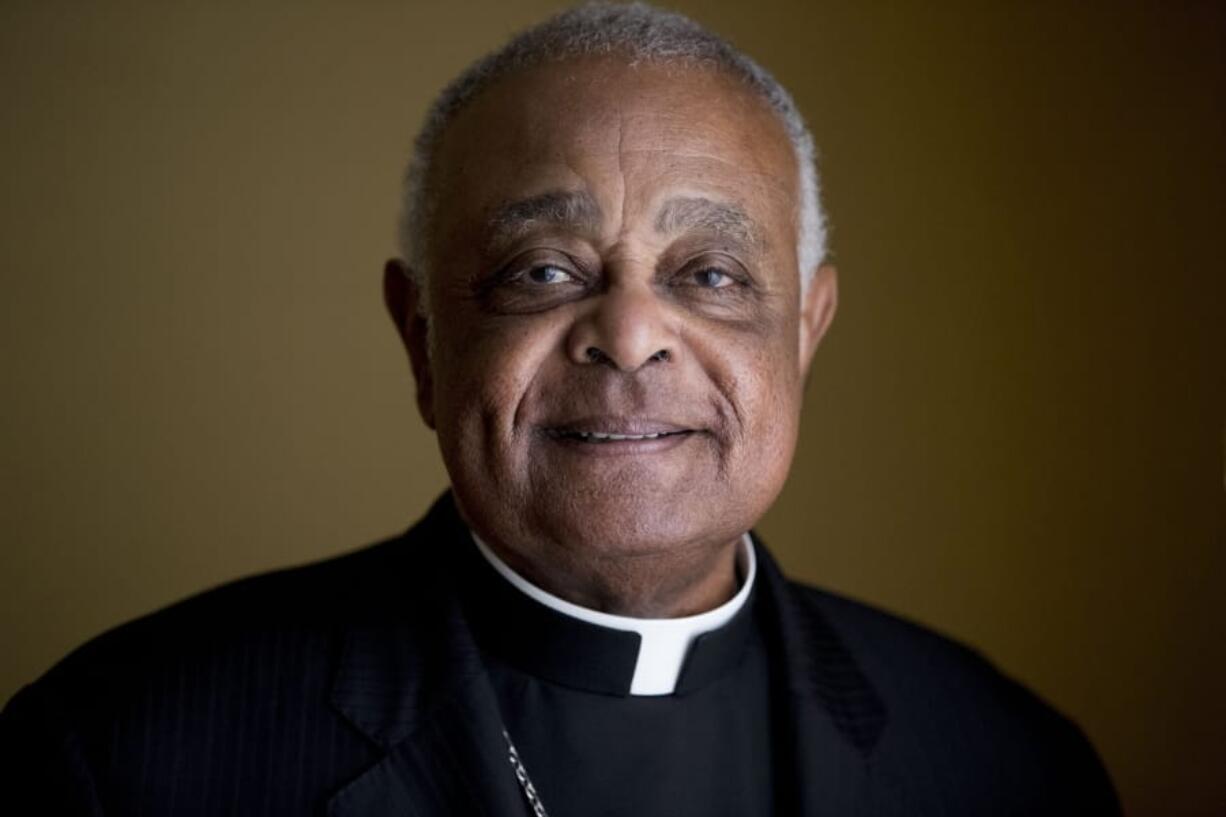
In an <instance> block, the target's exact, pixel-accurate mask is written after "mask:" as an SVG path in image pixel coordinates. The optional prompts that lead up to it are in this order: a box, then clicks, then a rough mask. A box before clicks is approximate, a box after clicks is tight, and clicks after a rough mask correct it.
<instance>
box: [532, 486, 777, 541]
mask: <svg viewBox="0 0 1226 817" xmlns="http://www.w3.org/2000/svg"><path fill="white" fill-rule="evenodd" d="M726 510H727V508H726V507H725V508H724V509H722V511H724V512H721V509H720V508H716V507H710V506H709V505H708V504H707V503H701V504H699V503H694V502H692V501H689V502H687V501H686V500H684V499H677V500H671V501H668V500H665V501H661V500H660V499H659V498H658V497H656V498H652V499H649V500H646V501H645V499H644V498H643V497H638V496H626V495H608V494H605V495H603V496H598V497H592V501H590V502H584V503H582V504H580V505H562V506H558V505H553V506H551V507H545V508H541V509H540V510H539V512H538V513H537V514H534V516H535V518H537V519H539V520H541V522H542V523H543V524H542V527H543V528H546V529H547V532H546V531H543V532H546V535H547V536H548V538H549V539H552V540H553V541H555V542H557V543H559V544H560V545H562V546H563V547H565V548H566V549H567V550H571V551H578V552H586V553H593V554H597V553H598V554H601V555H604V556H651V555H663V554H666V553H668V552H670V551H675V550H678V549H680V548H688V547H695V546H698V547H701V546H709V547H711V546H717V545H720V544H723V543H725V542H727V541H730V540H731V539H733V538H735V537H737V536H739V535H740V534H741V533H743V532H744V531H745V530H747V529H748V528H749V527H750V525H751V524H752V521H753V520H751V519H741V518H737V517H735V516H734V517H732V518H728V515H726Z"/></svg>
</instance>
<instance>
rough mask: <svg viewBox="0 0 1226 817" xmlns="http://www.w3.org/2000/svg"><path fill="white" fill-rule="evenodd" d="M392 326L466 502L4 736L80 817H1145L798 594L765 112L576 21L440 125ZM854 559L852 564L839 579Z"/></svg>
mask: <svg viewBox="0 0 1226 817" xmlns="http://www.w3.org/2000/svg"><path fill="white" fill-rule="evenodd" d="M403 237H404V244H405V245H404V256H405V258H404V260H396V261H392V262H389V264H388V265H387V268H386V270H385V274H384V275H385V277H384V294H385V298H386V301H387V305H388V308H389V310H390V312H391V315H392V317H393V319H394V321H395V324H396V326H397V328H398V330H399V332H400V335H401V337H402V339H403V341H404V344H405V346H406V348H407V350H408V354H409V357H410V360H411V364H412V370H413V375H414V378H415V380H416V384H417V405H418V408H419V410H420V412H421V415H422V417H423V419H424V420H425V422H426V423H427V424H428V425H429V426H430V427H431V428H432V429H434V430H435V431H436V432H437V435H438V440H439V445H440V448H441V450H442V454H443V459H444V461H445V463H446V466H447V471H448V473H449V474H450V477H451V482H452V490H451V491H450V492H449V493H448V494H447V495H445V496H444V497H443V498H441V499H440V500H439V501H438V502H437V503H436V505H435V506H434V508H433V509H432V510H431V511H430V513H429V514H428V516H427V517H426V518H425V519H424V520H423V521H421V522H420V523H419V524H418V525H416V526H415V527H413V528H412V529H411V530H409V531H408V532H407V533H405V534H404V535H403V536H401V537H398V538H396V539H394V540H391V541H389V542H385V543H382V544H379V545H376V546H374V547H371V548H368V549H366V550H364V551H360V552H357V553H354V554H351V555H348V556H344V557H342V558H339V559H335V560H332V561H330V562H325V563H322V564H316V565H312V566H308V567H305V568H299V569H295V570H289V571H283V572H280V573H276V574H272V575H268V576H262V577H257V578H254V579H250V580H247V581H243V582H238V583H236V584H233V585H229V586H226V587H223V588H221V589H219V590H215V591H213V592H210V593H207V594H205V595H203V596H200V597H197V598H195V599H192V600H190V601H187V602H185V603H182V604H180V605H177V606H175V607H173V608H171V609H169V610H166V611H162V612H160V613H157V614H155V615H153V616H150V617H148V618H145V619H142V620H140V621H137V622H134V623H132V624H129V625H127V626H125V627H123V628H120V629H119V630H117V631H114V632H112V633H109V634H107V635H105V636H103V637H102V638H100V639H97V640H96V641H94V642H91V643H90V644H88V645H86V646H85V647H83V648H82V649H81V650H78V651H77V652H76V653H74V654H73V655H72V656H70V657H69V658H68V659H66V660H65V661H64V662H62V663H61V664H60V665H59V666H57V667H56V668H55V669H53V670H52V671H51V672H50V673H48V675H47V676H46V677H44V678H43V679H41V680H40V681H38V682H36V683H35V684H32V685H31V686H29V687H27V688H26V689H25V690H23V691H22V692H21V693H19V695H18V696H17V697H16V698H15V699H14V700H13V702H11V704H10V705H9V707H8V708H7V709H6V710H5V713H4V719H3V727H2V736H3V737H2V745H3V747H4V757H3V759H4V763H3V767H2V768H3V770H4V780H5V783H6V785H5V789H6V790H7V792H9V793H10V797H11V796H12V793H15V792H16V793H21V794H22V795H23V796H26V797H29V798H34V799H35V801H36V802H37V803H39V804H40V807H39V809H38V810H39V812H40V813H55V814H91V815H93V814H136V813H141V814H154V815H172V814H173V815H184V814H219V813H233V814H308V813H325V812H326V813H328V814H332V815H376V814H387V815H393V814H396V815H403V814H415V815H445V814H448V815H449V814H488V815H514V814H526V813H535V814H538V815H539V814H552V815H563V816H565V815H578V814H585V815H591V814H626V815H703V816H704V817H710V815H765V814H826V815H840V814H860V815H875V814H882V815H884V814H908V815H923V814H942V815H953V814H959V815H960V814H978V815H982V814H1066V813H1067V814H1079V815H1085V814H1113V813H1116V811H1117V806H1116V805H1115V801H1114V795H1113V793H1112V789H1111V786H1110V783H1109V782H1108V780H1107V778H1106V776H1105V774H1104V772H1103V770H1102V768H1101V766H1100V765H1099V763H1098V761H1097V759H1096V757H1095V755H1094V753H1093V750H1092V749H1091V748H1090V747H1089V745H1088V744H1087V743H1086V741H1085V739H1084V738H1083V737H1082V736H1081V734H1080V733H1079V731H1078V730H1077V729H1076V727H1074V726H1073V725H1072V724H1070V723H1069V722H1068V721H1067V720H1065V719H1064V718H1062V717H1061V716H1059V715H1058V714H1056V713H1055V712H1053V711H1052V710H1051V709H1049V708H1048V707H1046V706H1045V705H1044V704H1042V703H1041V702H1040V701H1038V700H1037V699H1036V698H1034V697H1033V696H1032V695H1030V694H1029V693H1027V692H1026V691H1025V690H1024V689H1022V688H1021V687H1019V686H1017V685H1016V684H1014V683H1012V682H1010V681H1009V680H1007V679H1006V678H1004V677H1002V676H1001V675H1000V674H998V673H997V672H996V671H995V670H994V669H993V668H992V667H991V666H989V665H988V664H987V663H986V662H985V661H984V660H982V659H981V658H979V657H978V656H976V655H975V654H974V653H972V652H971V651H969V650H967V649H965V648H963V647H961V646H958V645H956V644H953V643H950V642H949V641H946V640H944V639H942V638H940V637H938V636H936V635H933V634H931V633H928V632H925V631H923V630H921V629H920V628H918V627H916V626H914V625H911V624H908V623H905V622H902V621H900V620H898V619H895V618H893V617H891V616H889V615H886V614H884V613H881V612H878V611H874V610H872V609H870V608H867V607H865V606H863V605H859V604H856V603H853V602H850V601H847V600H845V599H840V598H838V597H835V596H832V595H830V594H828V593H824V592H821V591H818V590H814V589H811V588H806V587H802V586H799V585H795V584H792V583H789V582H788V581H786V580H785V579H784V578H783V577H782V576H781V574H780V572H779V569H778V567H777V566H776V565H775V563H774V562H773V561H772V559H771V557H770V556H769V554H768V553H767V552H766V550H765V549H764V547H763V545H762V543H761V542H760V541H758V540H757V539H756V538H755V537H753V536H752V535H751V534H750V533H748V531H749V530H750V529H751V528H752V526H753V525H754V524H755V522H756V521H757V520H758V519H759V518H760V517H761V516H762V514H763V513H764V512H765V511H766V510H767V508H768V507H769V506H770V505H771V503H772V502H773V501H774V499H775V497H776V496H777V495H778V493H779V491H780V488H781V487H782V485H783V481H784V479H785V477H786V475H787V471H788V467H789V463H790V460H791V457H792V453H793V449H794V447H795V443H796V436H797V424H798V418H799V413H800V405H801V396H802V392H803V384H804V380H805V374H806V371H807V369H808V366H809V362H810V360H811V358H812V356H813V354H814V350H815V348H816V347H817V344H818V342H819V341H820V339H821V337H822V334H823V333H824V332H825V330H826V327H827V326H828V325H829V323H830V320H831V316H832V314H833V312H834V307H835V301H836V283H835V272H834V270H833V269H832V268H831V267H829V266H825V265H823V264H822V259H823V256H824V247H823V244H824V233H823V219H822V216H821V212H820V209H819V203H818V193H817V183H816V175H815V170H814V163H813V147H812V141H811V138H810V136H809V133H808V131H807V129H806V128H805V125H804V123H803V121H802V119H801V117H800V115H799V113H798V112H797V110H796V109H795V107H794V105H793V103H792V100H791V98H790V97H789V96H788V94H787V93H786V91H784V90H783V89H782V88H781V87H780V86H779V85H778V84H777V83H776V82H775V81H774V80H773V79H772V78H771V77H770V76H769V75H768V74H766V72H764V71H763V70H762V69H761V68H760V67H758V66H757V65H756V64H755V63H754V62H752V61H751V60H750V59H749V58H747V57H746V56H744V55H742V54H740V53H738V52H736V51H735V50H733V49H732V48H731V47H730V46H729V45H728V44H726V43H725V42H723V41H721V40H719V39H717V38H716V37H714V36H712V35H711V34H709V33H707V32H705V31H704V30H702V29H701V28H699V27H698V26H696V25H695V24H693V23H692V22H690V21H688V20H686V19H684V18H682V17H679V16H676V15H672V14H667V13H663V12H660V11H657V10H654V9H651V8H649V7H646V6H641V5H635V6H621V5H608V4H596V5H589V6H584V7H581V8H578V9H574V10H571V11H569V12H566V13H564V14H562V15H560V16H558V17H556V18H554V19H552V20H550V21H548V22H546V23H544V24H542V25H540V26H538V27H537V28H535V29H532V30H530V31H528V32H526V33H524V34H522V35H520V36H519V37H518V38H516V39H515V40H513V41H512V42H511V43H510V44H508V45H507V46H506V47H504V48H503V49H502V50H500V51H498V52H496V53H495V54H492V55H491V56H489V57H487V58H485V59H484V60H482V61H480V62H478V63H477V64H476V65H474V66H473V67H472V68H470V69H469V70H468V71H467V72H465V73H464V74H463V75H462V76H461V77H460V78H459V79H458V80H456V81H455V82H454V83H453V84H452V85H451V86H450V87H449V88H447V89H446V90H445V91H444V92H443V93H442V95H441V96H440V98H439V99H438V100H437V102H436V103H435V105H434V107H433V109H432V111H431V113H430V115H429V116H428V118H427V121H426V124H425V126H424V128H423V131H422V133H421V135H420V136H419V138H418V140H417V143H416V148H415V154H414V157H413V160H412V163H411V166H410V170H409V174H408V184H407V190H406V206H405V219H404V223H403ZM826 546H835V543H826Z"/></svg>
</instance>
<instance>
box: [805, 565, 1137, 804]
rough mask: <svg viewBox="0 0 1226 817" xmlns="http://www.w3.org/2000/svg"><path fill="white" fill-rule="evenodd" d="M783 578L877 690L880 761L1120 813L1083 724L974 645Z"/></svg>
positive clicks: (962, 785) (969, 788)
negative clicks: (881, 722)
mask: <svg viewBox="0 0 1226 817" xmlns="http://www.w3.org/2000/svg"><path fill="white" fill-rule="evenodd" d="M788 587H789V589H790V591H791V593H792V596H793V599H794V600H795V602H796V603H797V604H798V605H799V606H800V607H801V608H802V609H804V610H807V611H808V613H809V614H810V615H816V616H819V617H820V618H821V619H822V620H824V621H825V622H826V625H827V626H828V627H830V628H831V629H832V630H833V631H834V632H835V634H836V636H837V638H838V639H839V641H840V642H841V643H842V645H843V646H844V648H845V649H846V650H847V651H848V653H849V654H850V655H851V656H852V657H853V660H854V662H855V664H856V666H857V667H858V669H859V671H860V672H861V673H862V674H863V675H864V677H865V679H866V681H867V682H868V685H869V686H870V687H871V688H872V689H873V691H874V692H875V693H876V694H877V695H878V696H879V697H880V698H881V701H882V704H883V706H884V709H885V711H886V726H885V728H884V730H883V732H882V738H881V743H880V746H879V747H877V750H876V751H877V757H878V762H879V763H880V764H881V765H882V766H883V767H884V768H889V767H890V765H891V764H892V763H893V764H899V767H903V766H905V767H908V768H910V769H911V770H912V772H914V771H916V770H919V769H927V771H928V773H929V779H930V780H937V779H957V781H958V782H957V786H956V788H957V790H958V791H960V792H961V793H962V794H963V795H970V796H973V795H974V793H975V792H976V791H980V790H981V791H982V792H983V795H984V797H985V798H989V797H994V796H996V795H998V794H999V793H1000V792H1002V791H1014V792H1019V793H1026V794H1025V795H1024V796H1033V797H1039V796H1047V795H1050V794H1054V793H1060V794H1061V795H1062V796H1066V797H1067V798H1069V799H1068V801H1067V802H1068V804H1078V805H1079V807H1081V808H1083V809H1084V810H1083V811H1082V813H1086V814H1100V813H1101V814H1116V813H1118V804H1117V803H1116V800H1115V794H1114V790H1113V788H1112V785H1111V783H1110V780H1109V778H1108V776H1107V774H1106V771H1105V770H1104V768H1103V766H1102V763H1101V761H1100V760H1099V758H1098V756H1097V754H1096V753H1095V751H1094V749H1093V747H1092V746H1091V744H1090V742H1089V741H1088V740H1087V739H1086V737H1085V735H1084V733H1083V732H1082V730H1081V729H1080V728H1079V727H1078V726H1077V725H1076V724H1075V723H1074V722H1073V721H1072V720H1071V719H1069V718H1068V717H1067V716H1065V715H1064V714H1062V713H1061V712H1059V711H1057V710H1056V709H1055V708H1054V707H1052V706H1051V705H1050V704H1048V703H1047V702H1046V701H1044V700H1043V699H1042V698H1040V697H1039V696H1038V695H1036V694H1035V693H1034V692H1033V691H1031V690H1030V689H1028V688H1027V687H1026V686H1025V685H1023V684H1021V683H1019V682H1018V681H1016V680H1015V679H1013V678H1011V677H1009V676H1008V675H1006V674H1005V673H1004V672H1002V671H1001V670H1000V669H999V668H998V667H997V666H996V665H995V664H993V663H992V662H991V661H990V660H989V659H988V658H987V657H985V656H984V655H983V654H981V653H980V652H979V651H977V650H975V649H973V648H972V647H969V646H968V645H966V644H963V643H961V642H959V641H957V640H956V639H953V638H951V637H949V636H946V635H943V634H941V633H938V632H936V631H934V630H932V629H930V628H928V627H925V626H923V625H921V624H919V623H917V622H914V621H911V620H909V619H907V618H904V617H902V616H899V615H897V614H894V613H890V612H887V611H885V610H882V609H880V608H878V607H875V606H873V605H870V604H866V603H864V602H860V601H856V600H853V599H850V598H848V597H845V596H842V595H839V594H837V593H833V592H830V591H827V590H822V589H819V588H815V587H811V586H807V585H804V584H800V583H796V582H789V583H788ZM906 774H907V775H909V774H910V773H906ZM912 782H914V780H912ZM1019 796H1023V795H1022V794H1019Z"/></svg>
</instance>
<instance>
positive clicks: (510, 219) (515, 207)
mask: <svg viewBox="0 0 1226 817" xmlns="http://www.w3.org/2000/svg"><path fill="white" fill-rule="evenodd" d="M436 155H437V160H436V164H435V171H434V172H435V175H434V176H433V179H432V181H433V186H434V188H435V189H436V190H438V191H441V193H440V199H439V203H438V209H437V211H436V217H435V220H434V222H433V224H432V232H431V236H432V239H431V240H432V242H433V243H432V245H431V246H430V247H429V249H428V257H429V258H430V259H431V268H430V270H429V273H430V279H429V284H428V286H429V302H430V313H429V318H428V320H429V321H430V322H431V324H432V331H433V335H434V340H433V346H432V348H431V350H430V356H429V362H428V365H419V366H416V367H415V370H416V371H417V375H418V385H419V391H420V394H419V400H420V404H421V406H422V411H423V414H424V415H425V419H426V421H427V423H429V424H430V425H432V426H433V427H435V428H436V430H437V432H438V436H439V442H440V447H441V449H442V453H443V458H444V461H445V463H446V466H447V469H448V472H449V474H450V476H451V478H452V481H453V486H454V489H455V493H456V496H457V499H458V501H459V504H460V507H461V509H462V511H463V513H464V514H465V516H466V517H467V519H468V521H469V523H470V524H471V525H473V527H474V528H475V529H476V530H477V531H478V533H480V534H481V535H482V536H483V537H484V538H486V539H488V540H491V541H492V542H495V543H496V544H498V545H500V546H501V547H500V548H499V549H500V550H501V551H502V552H503V553H505V554H509V555H510V556H511V560H512V562H513V563H515V562H518V563H520V564H521V565H522V564H524V563H527V564H537V565H539V564H541V563H542V561H545V562H548V561H549V560H561V561H575V560H584V559H586V560H589V561H590V560H605V561H608V560H616V559H619V558H622V557H625V556H628V555H646V554H654V555H659V554H661V553H665V552H668V551H670V550H671V551H676V552H683V551H687V550H688V551H689V552H691V553H695V552H699V551H700V550H706V551H710V550H711V549H713V548H716V547H719V546H721V545H726V544H727V543H728V542H730V541H732V540H734V539H735V538H736V537H737V536H738V535H739V534H740V533H741V532H743V531H744V530H746V529H747V528H748V527H750V526H751V525H752V524H753V523H754V522H755V521H756V520H757V519H758V518H759V517H760V516H761V515H762V513H764V512H765V510H766V509H767V508H768V507H769V506H770V504H771V503H772V502H773V501H774V499H775V497H776V496H777V495H778V492H779V490H780V489H781V488H782V485H783V481H784V478H785V476H786V474H787V471H788V467H789V464H790V461H791V457H792V453H793V449H794V447H795V442H796V434H797V422H798V417H799V410H800V403H801V394H802V384H803V376H804V372H805V369H806V367H807V365H808V360H809V357H810V355H811V353H812V350H813V347H814V346H815V345H816V342H817V339H818V336H819V335H820V334H821V331H822V330H823V329H824V326H825V323H826V321H827V320H828V318H829V314H830V312H831V310H832V307H833V297H834V294H833V288H834V284H833V276H832V271H829V270H823V272H822V274H821V275H819V277H818V279H817V281H815V283H814V287H813V289H812V291H810V292H809V293H808V294H807V296H806V298H805V299H804V300H803V301H802V299H801V296H800V283H799V276H798V272H797V268H796V230H795V224H796V218H797V201H798V198H797V194H798V190H797V166H796V159H795V155H794V153H793V152H792V149H791V146H790V143H789V141H788V139H787V136H786V134H785V132H784V130H783V127H782V125H781V124H780V123H779V122H778V121H777V119H776V117H775V116H774V115H773V114H772V113H771V112H770V111H769V109H768V108H767V107H766V106H765V104H764V103H763V102H761V101H760V100H759V99H758V98H757V97H756V96H754V95H753V94H752V93H751V92H749V91H748V90H746V89H744V88H742V87H741V86H740V85H739V84H737V83H736V82H735V81H734V80H731V79H729V78H726V77H724V76H723V75H721V74H715V73H710V72H707V71H700V70H696V69H693V68H686V67H682V66H679V65H675V64H674V65H658V64H646V65H642V64H641V65H639V66H638V67H631V66H629V65H628V64H626V63H625V62H622V61H619V60H616V59H587V60H572V61H567V62H563V63H560V64H554V65H546V66H542V67H539V68H535V69H530V70H527V71H523V72H520V73H517V74H514V75H512V76H510V77H508V78H505V79H503V80H500V81H499V82H498V83H497V84H496V85H495V86H493V87H491V88H490V89H487V90H486V91H485V92H483V93H482V94H481V95H480V96H479V97H478V98H477V99H476V100H475V101H474V102H473V103H472V104H471V105H470V106H469V107H468V108H466V109H465V110H464V111H463V112H461V114H460V115H459V116H458V117H457V118H456V119H455V120H454V122H453V123H452V124H451V125H450V126H449V128H448V130H447V132H446V134H445V136H444V138H443V141H442V143H441V145H440V147H439V151H438V153H437V154H436ZM408 334H409V335H410V336H411V337H410V345H411V347H412V346H413V345H414V344H416V345H417V346H419V347H420V346H421V345H422V344H423V343H424V341H423V340H422V339H421V338H422V335H421V333H420V332H419V333H417V334H416V335H415V336H413V334H412V333H408ZM414 337H415V338H416V339H415V340H414V339H413V338H414ZM411 351H412V349H411ZM416 357H417V360H416V362H418V363H422V361H424V360H425V356H424V353H423V350H422V349H420V348H418V349H417V355H416Z"/></svg>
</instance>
